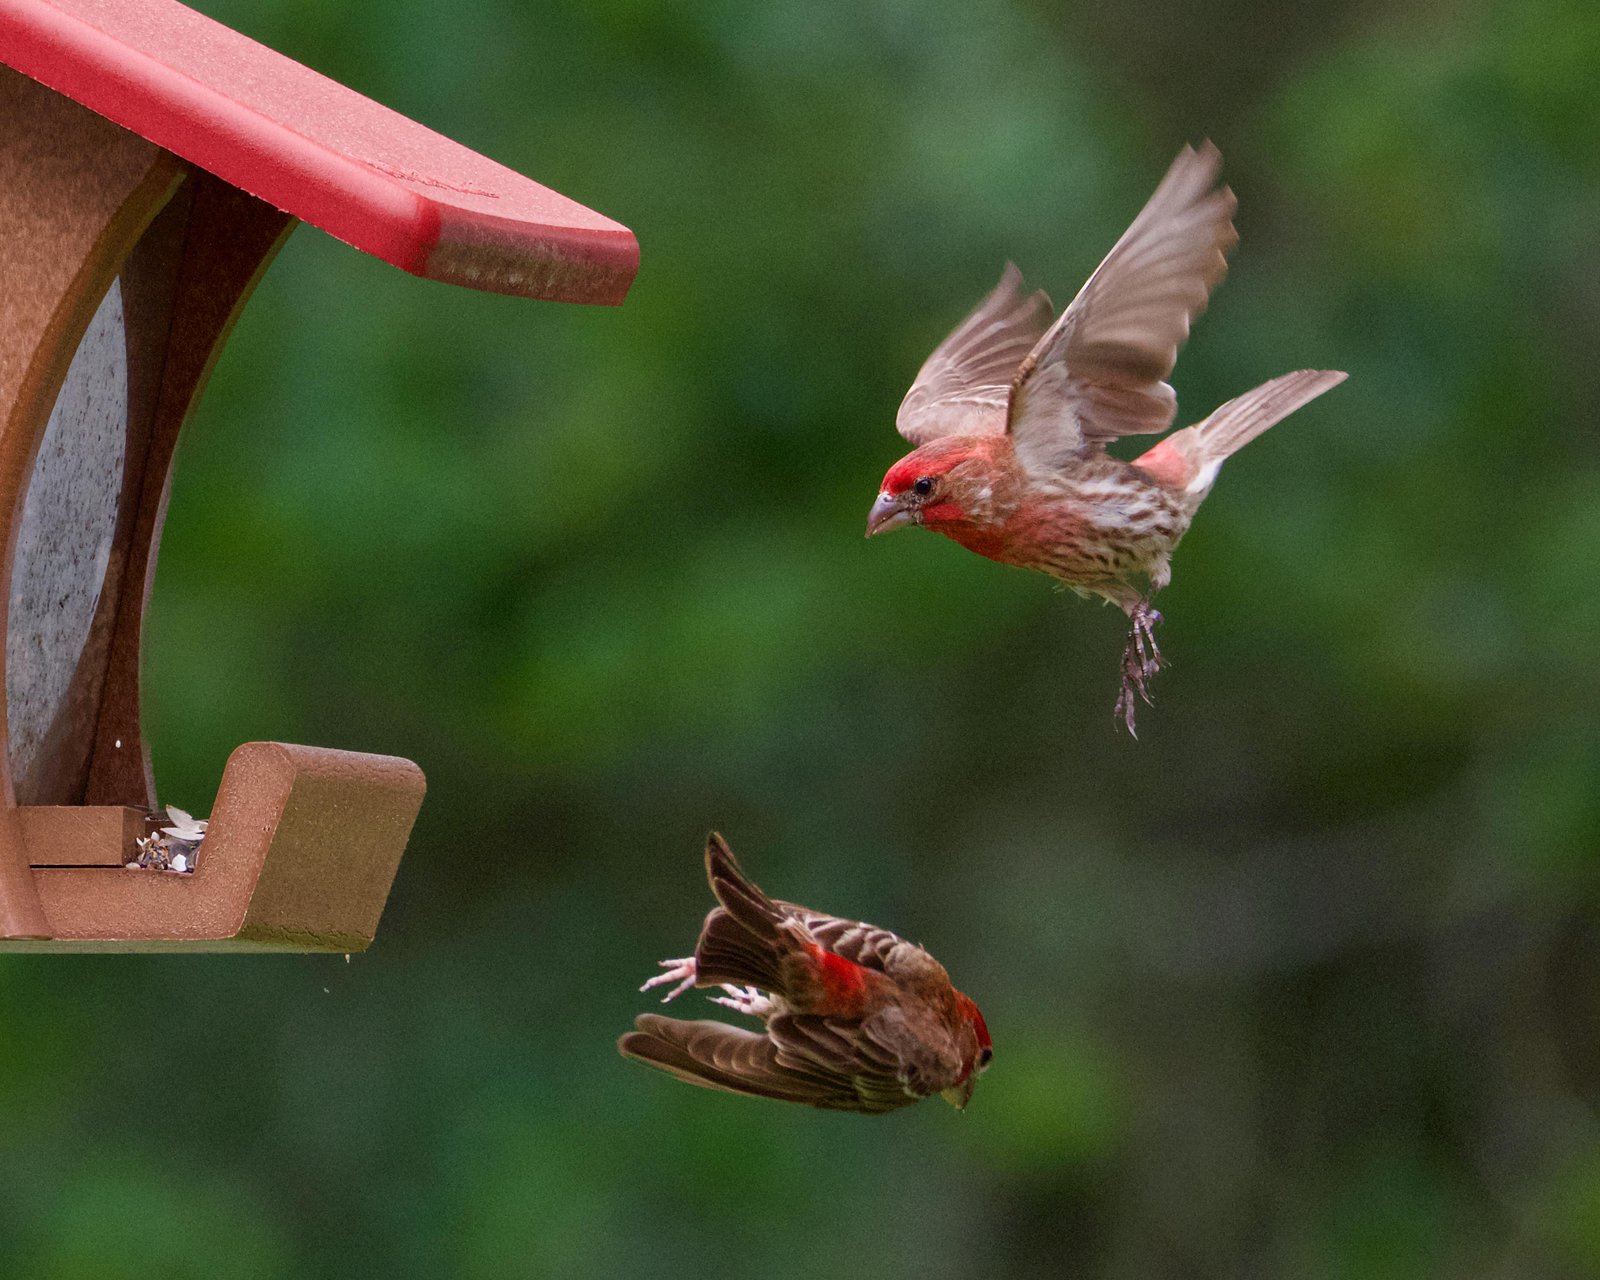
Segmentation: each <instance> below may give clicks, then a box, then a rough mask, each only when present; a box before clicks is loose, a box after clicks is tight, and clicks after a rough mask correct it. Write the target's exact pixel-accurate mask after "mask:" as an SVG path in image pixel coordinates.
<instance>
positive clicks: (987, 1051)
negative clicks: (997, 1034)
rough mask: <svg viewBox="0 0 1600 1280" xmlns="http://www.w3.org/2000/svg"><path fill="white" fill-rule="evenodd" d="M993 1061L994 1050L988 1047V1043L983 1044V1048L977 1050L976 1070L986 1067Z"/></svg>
mask: <svg viewBox="0 0 1600 1280" xmlns="http://www.w3.org/2000/svg"><path fill="white" fill-rule="evenodd" d="M993 1061H994V1050H993V1049H991V1048H989V1046H988V1045H984V1047H983V1048H981V1049H979V1050H978V1070H979V1071H982V1070H983V1069H984V1068H985V1067H987V1066H988V1065H989V1064H990V1063H991V1062H993Z"/></svg>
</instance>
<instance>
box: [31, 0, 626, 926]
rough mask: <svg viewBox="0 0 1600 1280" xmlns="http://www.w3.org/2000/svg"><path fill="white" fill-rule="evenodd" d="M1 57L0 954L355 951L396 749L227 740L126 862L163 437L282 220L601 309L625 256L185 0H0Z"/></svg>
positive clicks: (149, 795) (144, 821)
mask: <svg viewBox="0 0 1600 1280" xmlns="http://www.w3.org/2000/svg"><path fill="white" fill-rule="evenodd" d="M0 63H4V64H5V65H3V66H0V521H3V528H4V530H5V542H4V551H3V555H0V580H3V582H4V584H5V586H6V590H5V591H4V593H3V594H0V622H3V624H4V627H3V629H4V632H5V647H4V650H3V651H0V673H3V675H4V679H3V681H0V724H3V725H4V727H5V732H6V751H5V752H4V754H3V755H0V949H4V950H56V951H88V950H100V951H154V950H202V951H220V950H288V951H359V950H361V949H363V948H365V947H366V946H367V945H368V944H369V943H370V942H371V941H372V937H373V935H374V933H375V931H376V929H377V924H378V917H379V915H380V914H381V912H382V910H383V904H384V901H385V900H386V898H387V896H388V892H389V886H390V884H391V883H392V881H393V878H394V873H395V870H396V867H397V866H398V864H399V859H400V855H401V853H402V852H403V851H404V849H405V843H406V840H407V838H408V836H409V835H410V832H411V825H412V822H413V821H414V820H415V818H416V814H417V810H418V808H419V806H420V805H421V803H422V793H423V786H424V784H423V778H422V772H421V770H419V769H418V768H417V766H416V765H414V764H412V763H411V762H410V761H408V760H401V759H397V758H395V757H391V756H375V755H365V754H361V753H359V752H352V751H335V750H330V749H326V748H321V747H301V746H289V745H286V744H283V743H271V742H251V743H246V744H244V745H243V746H241V747H239V748H238V749H237V750H236V751H234V753H233V755H232V756H231V757H230V759H229V760H228V763H227V766H226V769H225V771H224V773H223V778H222V785H221V788H220V790H219V791H218V794H217V798H216V803H215V805H214V806H213V808H212V813H211V817H210V825H209V827H208V829H207V831H206V835H205V838H204V841H203V846H202V850H201V853H200V857H199V861H198V866H197V867H196V869H194V870H192V871H189V872H185V873H175V872H166V871H152V870H143V869H140V870H127V869H126V865H127V863H128V862H129V861H130V860H131V859H132V858H133V856H134V853H135V841H137V840H138V839H140V838H141V837H143V836H145V835H146V834H147V833H148V832H149V831H151V830H152V829H153V827H152V825H151V815H152V814H153V813H154V811H155V809H156V790H155V785H154V781H153V779H152V777H151V772H150V765H149V756H148V752H147V751H146V748H145V745H144V741H143V738H142V736H141V733H140V716H139V646H140V636H141V631H142V627H143V619H144V607H145V602H146V600H147V599H148V596H149V591H150V585H151V582H152V581H153V578H154V570H155V557H156V551H157V548H158V544H159V541H160V536H161V524H162V519H163V516H164V514H165V508H166V501H167V493H168V486H169V482H170V478H171V468H172V461H173V452H174V449H175V447H176V444H177V439H178V434H179V432H180V431H181V429H182V427H183V423H184V421H185V420H186V418H187V417H188V415H189V412H190V410H191V409H192V407H193V405H194V403H195V401H196V399H197V398H198V396H199V394H200V392H201V390H202V389H203V387H204V385H205V381H206V377H207V375H208V374H209V372H210V370H211V366H212V364H213V362H214V361H215V360H216V358H217V355H218V352H219V351H220V349H221V346H222V343H223V341H224V340H225V339H226V337H227V335H228V331H229V330H230V329H231V328H232V325H233V322H234V319H235V318H236V317H237V316H238V314H239V310H240V308H241V307H242V306H243V305H244V303H245V300H246V299H247V298H248V297H249V295H250V291H251V289H252V288H253V287H254V285H255V282H256V280H257V279H259V278H260V275H261V273H262V271H263V270H265V268H266V266H267V264H268V263H269V262H270V261H271V260H272V257H273V255H274V253H276V251H277V249H278V247H279V246H280V245H281V244H282V243H283V241H284V239H285V237H287V235H288V234H289V232H290V231H291V230H292V229H293V227H294V225H295V223H296V221H297V220H305V221H308V222H311V223H313V224H314V225H316V226H319V227H322V228H323V229H324V230H326V231H329V232H331V233H332V234H334V235H336V236H338V237H339V238H340V239H343V240H346V241H348V242H349V243H351V244H353V245H355V246H356V247H357V248H360V249H362V250H364V251H366V252H369V253H372V254H375V255H377V256H379V257H382V258H384V259H385V260H386V261H389V262H392V263H394V264H395V265H397V266H400V267H403V268H404V269H406V270H407V271H410V272H412V273H414V274H416V275H423V276H428V277H431V278H433V279H436V280H444V281H448V282H451V283H455V284H463V285H467V286H469V287H472V288H477V289H486V290H491V291H494V292H498V293H510V294H519V295H522V296H526V297H536V298H547V299H553V300H557V301H567V302H589V303H611V304H616V303H620V302H621V301H622V299H623V297H624V295H625V294H626V293H627V290H628V285H629V284H630V283H631V281H632V279H633V275H634V272H635V271H636V270H637V267H638V246H637V244H636V243H635V241H634V238H633V236H632V234H631V233H630V232H629V231H628V230H627V229H626V228H625V227H622V226H619V225H618V224H617V223H614V222H611V221H610V220H608V219H606V218H603V217H601V216H600V215H599V214H596V213H594V212H592V211H590V210H588V209H585V208H584V207H583V206H581V205H578V204H575V203H574V202H572V201H570V200H568V199H566V198H565V197H563V196H560V195H557V194H556V193H555V192H553V191H550V190H548V189H546V188H544V187H541V186H539V185H538V184H536V183H534V182H531V181H529V180H528V179H526V178H523V177H520V176H519V175H517V174H515V173H513V172H511V171H510V170H508V169H505V168H502V167H501V166H499V165H497V164H495V163H493V162H492V161H490V160H486V159H484V158H483V157H482V156H479V155H476V154H474V153H473V152H471V151H468V150H467V149H465V148H463V147H460V146H457V145H456V144H455V143H452V142H450V141H449V140H448V139H445V138H442V137H440V136H439V135H438V134H435V133H433V132H431V131H430V130H428V129H425V128H423V127H422V126H421V125H418V124H416V123H414V122H412V121H410V120H407V119H405V118H404V117H402V116H399V115H396V114H395V113H393V112H391V111H388V110H387V109H385V108H383V107H381V106H379V105H377V104H376V103H373V102H371V101H369V100H367V99H365V98H363V97H361V96H360V95H359V94H357V93H354V92H352V91H351V90H348V89H345V88H343V87H342V86H340V85H338V84H335V83H334V82H332V81H330V80H327V79H325V78H324V77H322V76H320V75H317V74H316V73H315V72H313V71H310V70H309V69H307V68H306V67H303V66H301V65H299V64H298V63H295V62H293V61H291V60H289V59H287V58H284V57H282V56H281V55H279V54H276V53H274V52H273V51H271V50H270V49H266V48H264V47H263V46H261V45H259V44H256V43H255V42H254V41H251V40H249V39H247V38H245V37H244V36H241V35H239V34H238V33H236V32H234V31H231V30H229V29H228V28H226V27H223V26H220V25H219V24H217V23H215V22H212V21H211V20H210V19H208V18H205V17H202V16H201V15H199V14H197V13H194V12H193V11H192V10H189V9H186V8H184V7H183V6H182V5H179V4H177V3H174V0H0Z"/></svg>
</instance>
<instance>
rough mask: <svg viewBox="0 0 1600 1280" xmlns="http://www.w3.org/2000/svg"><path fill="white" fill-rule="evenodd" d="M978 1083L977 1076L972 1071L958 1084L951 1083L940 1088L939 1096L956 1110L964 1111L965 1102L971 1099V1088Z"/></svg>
mask: <svg viewBox="0 0 1600 1280" xmlns="http://www.w3.org/2000/svg"><path fill="white" fill-rule="evenodd" d="M977 1083H978V1076H977V1073H976V1072H973V1073H971V1074H969V1075H968V1076H967V1078H966V1079H965V1080H963V1081H962V1082H961V1083H960V1084H953V1085H951V1086H950V1087H949V1088H948V1089H941V1090H940V1091H939V1096H940V1097H941V1098H943V1099H944V1100H945V1101H946V1102H948V1103H949V1104H950V1105H951V1106H952V1107H954V1108H955V1109H956V1110H957V1111H965V1110H966V1109H967V1103H969V1102H971V1101H972V1090H973V1088H974V1087H975V1086H976V1085H977Z"/></svg>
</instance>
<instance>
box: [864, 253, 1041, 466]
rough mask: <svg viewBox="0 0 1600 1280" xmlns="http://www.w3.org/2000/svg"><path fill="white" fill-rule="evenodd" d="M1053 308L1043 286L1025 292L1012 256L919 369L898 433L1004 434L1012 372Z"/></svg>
mask: <svg viewBox="0 0 1600 1280" xmlns="http://www.w3.org/2000/svg"><path fill="white" fill-rule="evenodd" d="M1052 315H1054V308H1052V307H1051V305H1050V299H1049V298H1047V297H1046V296H1045V295H1044V292H1043V291H1042V290H1036V291H1035V292H1033V293H1025V292H1024V291H1023V284H1022V273H1021V272H1020V271H1018V270H1017V269H1016V267H1015V266H1014V265H1012V264H1011V263H1009V262H1008V263H1006V269H1005V271H1004V272H1003V273H1002V274H1001V276H1000V283H999V284H997V285H996V286H995V287H994V289H993V290H992V291H991V292H990V293H989V295H988V296H987V297H986V298H984V300H983V301H982V302H980V303H979V304H978V306H977V309H976V310H975V311H974V312H973V313H972V314H971V315H969V316H968V317H967V318H966V319H965V320H963V321H962V322H961V323H960V324H959V325H958V326H957V327H956V330H955V332H954V333H952V334H951V335H950V336H949V337H948V338H946V339H945V340H944V341H943V342H941V343H940V344H939V345H938V346H937V347H936V348H935V349H934V352H933V354H932V355H931V356H929V357H928V359H927V360H926V362H924V364H923V366H922V368H921V369H920V370H919V371H918V373H917V378H916V381H915V382H913V383H912V384H911V390H910V391H908V392H906V398H905V399H904V400H903V401H901V402H900V412H899V413H898V414H896V415H895V427H896V428H897V429H898V430H899V432H900V434H901V435H903V436H904V437H905V438H906V439H907V440H909V441H911V443H912V444H916V445H921V444H926V443H927V442H928V441H929V440H933V439H936V438H937V437H939V436H953V435H966V436H978V435H999V434H1000V433H1001V432H1002V431H1004V430H1005V427H1006V403H1007V401H1008V400H1009V399H1010V396H1011V382H1012V379H1014V378H1015V377H1016V376H1017V368H1018V366H1019V365H1021V364H1022V361H1023V357H1025V356H1026V355H1027V354H1028V352H1030V351H1032V350H1033V348H1034V346H1035V344H1036V343H1037V342H1038V341H1039V339H1040V337H1041V336H1042V335H1043V334H1044V331H1045V330H1046V329H1047V328H1048V327H1049V325H1050V318H1051V316H1052Z"/></svg>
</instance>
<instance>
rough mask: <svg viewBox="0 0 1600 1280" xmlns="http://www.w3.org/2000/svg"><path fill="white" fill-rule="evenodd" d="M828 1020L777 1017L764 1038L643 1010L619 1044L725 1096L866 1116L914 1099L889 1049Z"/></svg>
mask: <svg viewBox="0 0 1600 1280" xmlns="http://www.w3.org/2000/svg"><path fill="white" fill-rule="evenodd" d="M833 1021H835V1020H832V1019H825V1018H815V1017H795V1016H788V1015H780V1016H778V1017H775V1018H773V1019H772V1022H771V1024H770V1027H769V1030H770V1037H769V1036H768V1035H762V1034H760V1033H758V1032H754V1031H747V1030H745V1029H744V1028H742V1027H733V1026H729V1025H727V1024H726V1023H722V1022H709V1021H702V1022H683V1021H679V1020H677V1019H674V1018H664V1017H661V1016H660V1015H659V1014H654V1013H644V1014H640V1015H639V1017H638V1018H637V1019H636V1020H635V1022H634V1030H632V1031H630V1032H628V1033H627V1034H626V1035H624V1036H623V1037H622V1038H621V1039H620V1040H619V1041H617V1048H618V1049H619V1050H620V1051H621V1053H622V1054H623V1056H624V1057H628V1058H636V1059H638V1060H639V1061H640V1062H645V1063H648V1064H649V1065H651V1066H653V1067H659V1068H660V1069H661V1070H663V1071H666V1072H669V1073H670V1074H672V1075H674V1076H676V1077H677V1078H678V1079H679V1080H682V1081H685V1082H686V1083H688V1084H697V1085H700V1086H701V1087H703V1088H707V1089H721V1090H724V1091H725V1092H728V1093H743V1094H748V1095H751V1096H754V1097H761V1098H775V1099H777V1100H778V1101H780V1102H798V1103H802V1104H804V1105H805V1106H811V1107H822V1108H825V1109H827V1110H831V1111H864V1112H869V1113H877V1112H883V1111H892V1110H894V1109H895V1108H897V1107H903V1106H907V1105H909V1104H910V1103H912V1102H915V1101H916V1098H915V1097H913V1096H912V1095H911V1094H908V1093H907V1092H906V1091H905V1090H904V1089H903V1088H902V1087H901V1085H900V1081H899V1078H898V1076H897V1075H896V1065H895V1063H894V1060H893V1057H892V1054H891V1053H890V1052H889V1051H888V1050H887V1049H883V1048H880V1047H878V1046H876V1045H874V1044H872V1043H871V1042H859V1041H857V1040H855V1039H854V1038H853V1037H851V1036H849V1035H847V1034H846V1032H847V1030H848V1029H850V1028H851V1027H854V1025H855V1024H844V1025H842V1026H832V1025H830V1023H832V1022H833Z"/></svg>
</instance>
